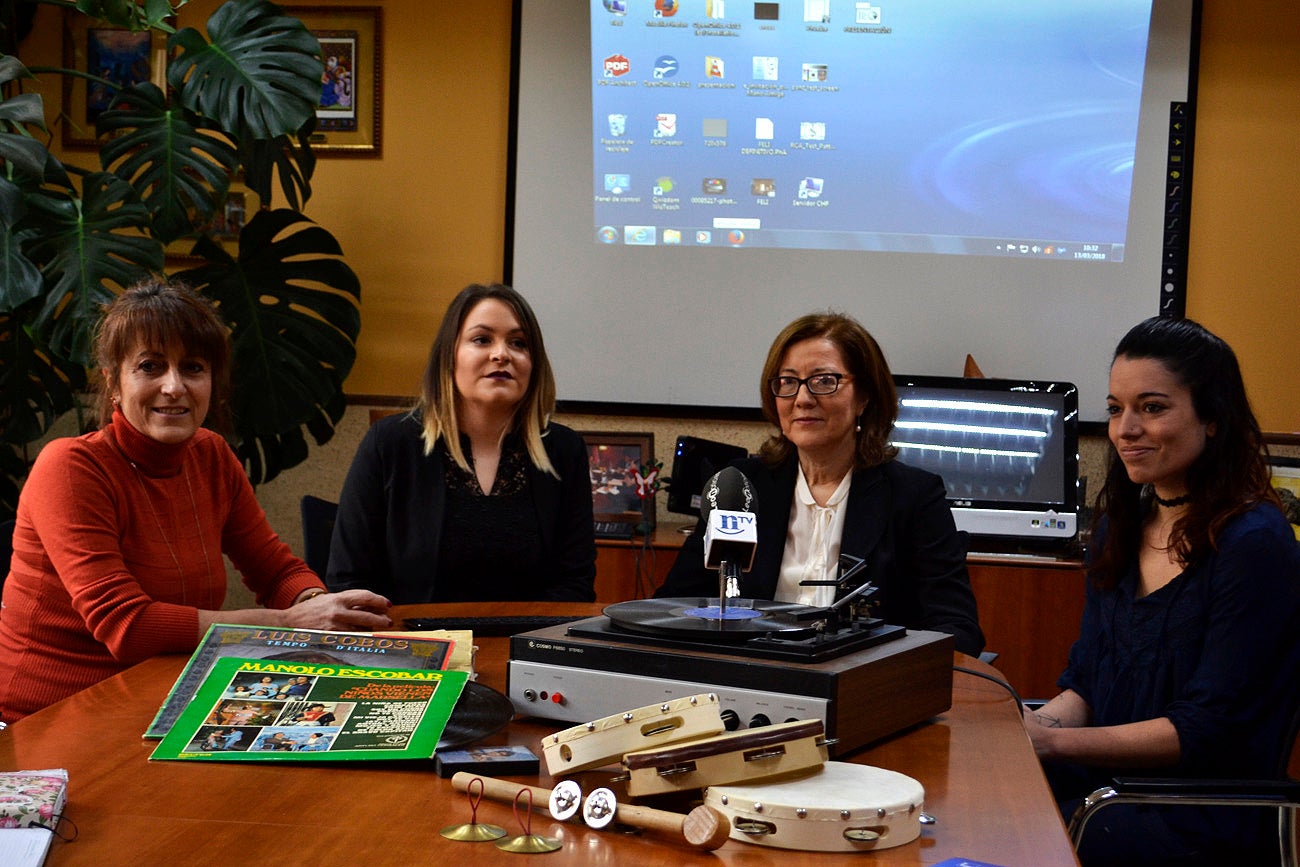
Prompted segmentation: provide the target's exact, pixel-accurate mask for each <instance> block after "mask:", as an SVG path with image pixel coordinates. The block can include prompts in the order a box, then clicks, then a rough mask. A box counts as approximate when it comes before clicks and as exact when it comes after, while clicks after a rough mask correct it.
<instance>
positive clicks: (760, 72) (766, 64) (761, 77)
mask: <svg viewBox="0 0 1300 867" xmlns="http://www.w3.org/2000/svg"><path fill="white" fill-rule="evenodd" d="M779 65H780V63H779V58H776V57H765V56H760V55H755V57H754V80H755V81H776V80H777V78H778V77H779V76H778V74H777V68H778V66H779Z"/></svg>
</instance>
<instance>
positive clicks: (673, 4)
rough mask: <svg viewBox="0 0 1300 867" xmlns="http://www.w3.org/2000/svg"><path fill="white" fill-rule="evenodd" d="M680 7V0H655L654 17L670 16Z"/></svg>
mask: <svg viewBox="0 0 1300 867" xmlns="http://www.w3.org/2000/svg"><path fill="white" fill-rule="evenodd" d="M681 8H682V4H681V2H680V0H655V17H656V18H672V17H673V16H674V15H676V14H677V10H678V9H681Z"/></svg>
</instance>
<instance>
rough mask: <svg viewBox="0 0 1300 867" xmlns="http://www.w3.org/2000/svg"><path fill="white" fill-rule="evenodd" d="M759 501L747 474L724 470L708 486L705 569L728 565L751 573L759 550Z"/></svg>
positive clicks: (703, 499)
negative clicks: (756, 549) (755, 552)
mask: <svg viewBox="0 0 1300 867" xmlns="http://www.w3.org/2000/svg"><path fill="white" fill-rule="evenodd" d="M757 511H758V497H757V495H756V494H755V493H754V486H753V485H751V484H750V483H749V479H748V478H746V477H745V474H744V473H742V472H741V471H740V470H738V469H736V468H735V467H724V468H723V469H721V470H719V471H718V472H716V473H714V474H713V477H712V478H710V479H709V480H708V481H707V482H705V483H704V491H703V493H702V494H701V496H700V520H701V521H703V522H704V567H705V568H706V569H720V568H722V565H723V564H724V563H727V564H730V565H731V566H733V567H737V566H738V567H739V570H738V571H744V572H748V571H749V568H750V566H752V565H753V564H754V549H755V548H757V547H758V515H757V514H756V513H757Z"/></svg>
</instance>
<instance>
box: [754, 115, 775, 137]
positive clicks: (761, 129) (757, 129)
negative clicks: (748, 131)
mask: <svg viewBox="0 0 1300 867" xmlns="http://www.w3.org/2000/svg"><path fill="white" fill-rule="evenodd" d="M775 137H776V125H775V124H774V123H772V118H770V117H756V118H754V138H756V139H763V140H768V139H772V138H775Z"/></svg>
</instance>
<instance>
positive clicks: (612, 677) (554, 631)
mask: <svg viewBox="0 0 1300 867" xmlns="http://www.w3.org/2000/svg"><path fill="white" fill-rule="evenodd" d="M855 595H860V596H863V597H865V596H867V595H869V593H861V594H856V593H855ZM856 610H857V609H854V608H852V607H851V606H848V605H840V604H839V603H837V604H836V606H833V607H832V608H812V607H809V606H803V605H795V604H793V603H780V602H770V601H764V600H743V599H727V598H726V597H723V596H721V595H720V596H719V597H713V598H680V599H645V600H634V601H631V602H621V603H617V604H615V605H610V606H609V607H607V608H606V609H605V611H604V614H603V615H601V616H598V617H592V618H588V619H586V620H580V621H577V622H575V623H570V624H565V625H561V626H552V627H547V628H544V629H538V630H535V631H532V632H525V633H521V634H519V635H516V636H514V637H512V638H511V640H510V661H509V664H508V668H507V695H508V697H509V698H510V700H511V702H512V703H513V705H514V707H515V709H516V711H517V712H518V713H519V714H521V715H523V716H533V717H542V718H545V719H554V720H560V721H564V722H566V723H569V724H573V723H582V722H588V721H591V720H595V719H600V718H603V717H606V716H609V715H611V714H616V713H619V712H620V711H622V710H625V709H627V708H630V707H639V706H642V705H647V704H654V703H657V702H661V701H669V700H671V699H675V698H681V697H684V696H689V695H695V694H698V693H701V692H712V693H715V694H717V695H718V697H719V699H720V706H721V710H722V714H723V719H724V721H725V723H726V725H727V728H728V729H729V730H733V731H734V730H737V729H740V728H745V727H749V728H753V727H758V726H763V725H771V724H776V723H782V722H787V721H791V720H804V719H820V720H821V721H822V723H823V725H824V726H825V730H826V735H827V737H828V738H830V739H832V740H833V743H832V745H831V747H830V750H831V754H832V755H837V756H838V755H843V754H844V753H847V752H850V751H852V750H854V749H857V748H858V747H861V746H863V745H865V744H867V743H870V742H871V741H874V740H878V739H879V738H882V737H885V736H887V735H889V734H892V733H894V732H896V731H899V730H901V729H903V728H906V727H908V726H911V725H915V724H916V723H919V722H923V721H925V720H927V719H929V718H931V717H933V716H935V715H937V714H940V713H943V712H944V711H945V710H947V709H948V708H949V707H950V706H951V702H952V653H953V638H952V636H950V635H946V634H943V633H938V632H928V631H922V630H908V629H904V628H902V627H899V626H893V625H889V624H886V623H883V622H882V621H880V620H878V619H875V618H870V617H861V616H858V615H857V614H856V613H853V612H855V611H856Z"/></svg>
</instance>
